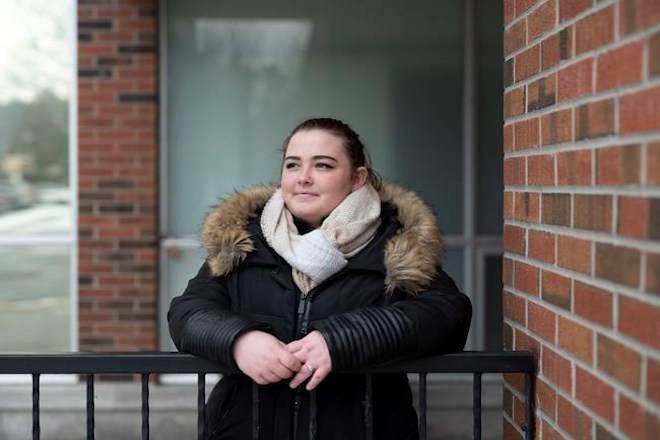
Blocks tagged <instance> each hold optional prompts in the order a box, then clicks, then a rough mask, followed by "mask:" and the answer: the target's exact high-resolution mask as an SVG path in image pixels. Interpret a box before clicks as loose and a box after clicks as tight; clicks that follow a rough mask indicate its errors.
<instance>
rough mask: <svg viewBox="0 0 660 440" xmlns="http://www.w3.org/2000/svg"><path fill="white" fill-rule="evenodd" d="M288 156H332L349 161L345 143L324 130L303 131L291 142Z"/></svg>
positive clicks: (295, 135) (288, 147) (292, 138)
mask: <svg viewBox="0 0 660 440" xmlns="http://www.w3.org/2000/svg"><path fill="white" fill-rule="evenodd" d="M286 156H287V157H288V156H298V157H308V156H332V157H334V158H335V159H338V160H341V159H342V158H343V159H346V160H348V156H347V155H346V151H345V150H344V145H343V141H342V139H341V138H340V137H339V136H336V135H334V134H332V133H329V132H327V131H324V130H318V129H312V130H302V131H299V132H298V133H296V134H294V135H293V136H292V137H291V139H290V140H289V144H288V146H287V149H286Z"/></svg>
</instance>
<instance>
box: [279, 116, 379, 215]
mask: <svg viewBox="0 0 660 440" xmlns="http://www.w3.org/2000/svg"><path fill="white" fill-rule="evenodd" d="M367 174H368V172H367V169H366V168H365V167H359V168H357V169H356V170H353V169H352V166H351V162H350V159H349V158H348V155H347V154H346V150H345V149H344V146H343V145H342V140H341V138H339V137H337V136H335V135H333V134H331V133H328V132H326V131H323V130H319V129H312V130H303V131H299V132H298V133H296V134H294V135H293V136H292V137H291V139H290V140H289V145H288V147H287V149H286V153H285V156H284V165H283V169H282V180H281V182H280V183H281V187H282V196H283V197H284V203H285V204H286V207H287V208H288V209H289V211H290V212H291V214H293V215H294V216H296V217H298V218H299V219H301V220H304V221H305V222H307V223H308V224H309V225H310V226H312V227H317V226H319V225H320V224H321V221H322V219H323V218H324V217H326V216H327V215H328V214H330V212H332V210H333V209H335V208H336V207H337V205H339V204H340V203H341V201H342V200H344V198H345V197H346V196H347V195H348V194H350V193H351V192H352V191H354V190H356V189H358V188H359V187H360V186H362V185H364V183H365V182H366V178H367Z"/></svg>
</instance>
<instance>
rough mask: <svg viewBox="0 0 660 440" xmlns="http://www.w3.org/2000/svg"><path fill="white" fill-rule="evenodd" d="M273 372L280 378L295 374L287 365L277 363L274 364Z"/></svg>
mask: <svg viewBox="0 0 660 440" xmlns="http://www.w3.org/2000/svg"><path fill="white" fill-rule="evenodd" d="M271 371H272V373H274V374H275V375H276V376H277V377H278V378H279V379H280V380H282V379H288V378H290V377H291V376H293V373H294V372H293V371H291V370H289V369H288V368H287V367H285V366H284V365H282V364H276V365H273V368H272V370H271Z"/></svg>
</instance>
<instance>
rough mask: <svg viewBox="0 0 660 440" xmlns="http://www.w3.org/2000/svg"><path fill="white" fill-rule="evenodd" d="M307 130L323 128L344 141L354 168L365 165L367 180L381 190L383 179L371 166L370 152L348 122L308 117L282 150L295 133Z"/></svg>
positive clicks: (290, 136) (290, 135) (294, 130)
mask: <svg viewBox="0 0 660 440" xmlns="http://www.w3.org/2000/svg"><path fill="white" fill-rule="evenodd" d="M305 130H323V131H327V132H328V133H331V134H333V135H335V136H337V137H338V138H340V139H341V140H342V141H343V145H344V149H345V150H346V154H348V158H349V160H350V161H351V165H352V167H353V169H357V168H358V167H365V168H366V169H367V171H368V172H369V176H368V177H367V181H368V182H369V183H370V184H371V186H373V187H374V188H375V189H376V190H377V191H378V190H380V188H381V186H382V179H381V178H380V176H379V175H378V174H377V173H376V172H375V171H374V170H373V168H371V160H370V159H369V152H368V151H367V148H366V147H365V146H364V144H363V143H362V140H360V135H358V134H357V133H356V132H355V131H353V129H352V128H351V127H350V126H349V125H348V124H346V123H344V122H342V121H340V120H338V119H332V118H313V119H307V120H306V121H303V122H301V123H300V124H298V125H297V126H296V127H295V128H294V129H293V130H291V133H289V135H288V136H287V137H286V139H284V144H283V147H282V151H283V153H284V154H286V150H287V148H288V146H289V141H290V140H291V138H292V137H293V135H294V134H296V133H298V132H299V131H305Z"/></svg>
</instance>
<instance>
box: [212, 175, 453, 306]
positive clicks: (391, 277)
mask: <svg viewBox="0 0 660 440" xmlns="http://www.w3.org/2000/svg"><path fill="white" fill-rule="evenodd" d="M276 189H277V188H276V187H275V186H264V185H261V186H255V187H252V188H249V189H247V190H245V191H240V192H237V193H235V194H233V195H231V196H229V197H227V198H225V199H224V200H222V201H221V202H220V203H218V205H217V206H215V208H213V209H212V210H211V212H210V213H209V215H208V216H207V217H206V220H205V221H204V225H203V228H202V237H201V238H202V245H203V247H204V249H205V250H206V253H207V262H208V265H209V268H210V270H211V273H212V274H213V275H214V276H220V275H226V274H228V273H229V272H231V271H232V270H233V269H234V268H235V267H236V266H237V265H238V264H239V263H240V262H241V261H243V259H244V258H245V257H246V256H247V255H248V253H250V252H252V251H253V250H254V249H255V247H254V241H253V240H252V238H251V236H250V233H249V232H248V223H249V222H250V220H252V219H253V218H255V217H256V216H257V215H258V213H259V212H260V211H261V209H262V208H263V207H264V206H265V205H266V202H268V200H269V199H270V197H271V196H272V195H273V193H274V192H275V190H276ZM379 195H380V199H381V201H383V202H387V203H389V204H391V205H393V206H394V207H395V208H396V209H397V212H398V213H397V219H398V221H399V223H401V225H402V227H401V228H400V229H399V230H398V231H397V233H396V234H395V235H394V236H393V237H392V238H390V239H389V240H388V242H387V244H386V246H385V252H384V265H385V269H386V276H385V286H386V289H387V291H388V292H391V291H393V290H395V289H402V290H405V291H407V292H410V293H413V294H415V293H417V292H419V291H420V290H423V289H424V288H426V287H427V286H428V285H429V283H430V282H431V280H432V279H433V277H434V276H435V275H436V273H437V265H438V263H439V261H440V255H441V253H442V237H441V234H440V228H439V226H438V222H437V219H436V217H435V215H434V214H433V211H432V210H431V208H430V207H429V206H428V205H427V204H426V203H425V202H424V201H423V200H422V199H421V198H420V197H419V196H418V195H417V194H415V193H414V192H412V191H409V190H407V189H404V188H402V187H400V186H398V185H395V184H392V183H383V185H382V188H381V190H380V191H379Z"/></svg>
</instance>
